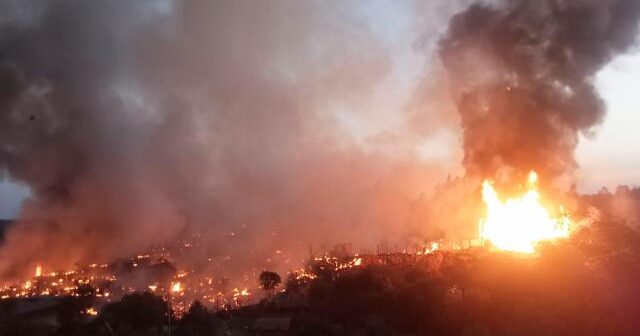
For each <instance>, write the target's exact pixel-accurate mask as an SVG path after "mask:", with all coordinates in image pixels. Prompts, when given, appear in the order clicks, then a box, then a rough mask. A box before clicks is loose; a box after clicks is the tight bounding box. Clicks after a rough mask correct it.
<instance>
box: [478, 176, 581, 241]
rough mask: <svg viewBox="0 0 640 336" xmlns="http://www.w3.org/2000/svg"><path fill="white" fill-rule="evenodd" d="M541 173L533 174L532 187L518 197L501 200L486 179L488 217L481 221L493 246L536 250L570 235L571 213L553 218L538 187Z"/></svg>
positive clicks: (484, 237) (484, 236)
mask: <svg viewBox="0 0 640 336" xmlns="http://www.w3.org/2000/svg"><path fill="white" fill-rule="evenodd" d="M537 180H538V176H537V174H536V173H535V172H531V173H530V174H529V190H528V191H527V192H526V193H525V194H524V195H522V196H521V197H518V198H511V199H507V200H506V201H505V202H503V201H501V200H500V198H499V196H498V193H497V192H496V191H495V189H494V188H493V186H492V185H491V183H489V182H488V181H484V183H483V185H482V199H483V200H484V203H485V205H486V207H487V216H486V218H484V219H482V220H480V238H481V239H482V240H485V241H489V242H491V245H493V247H495V248H497V249H500V250H505V251H512V252H520V253H534V252H535V248H536V245H537V244H538V243H539V242H541V241H545V240H553V239H559V238H566V237H568V236H569V227H570V225H571V221H570V219H569V217H568V216H567V215H563V216H561V217H560V218H553V217H552V216H550V215H549V211H547V209H545V207H544V206H543V205H542V204H541V203H540V194H539V192H538V190H537V187H536V182H537Z"/></svg>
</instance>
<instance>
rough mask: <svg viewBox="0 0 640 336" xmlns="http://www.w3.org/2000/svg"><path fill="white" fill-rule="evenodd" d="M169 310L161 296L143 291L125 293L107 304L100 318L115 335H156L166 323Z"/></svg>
mask: <svg viewBox="0 0 640 336" xmlns="http://www.w3.org/2000/svg"><path fill="white" fill-rule="evenodd" d="M169 313H170V310H169V306H168V304H167V302H166V301H164V300H163V299H162V298H161V297H159V296H156V295H154V294H151V293H149V292H145V293H141V294H139V293H135V294H131V295H126V296H124V297H123V298H122V300H120V301H119V302H115V303H111V304H109V305H107V306H106V307H105V308H104V310H103V312H102V314H101V316H100V319H101V320H102V321H103V322H104V323H103V324H108V325H109V326H110V327H111V328H113V330H114V331H115V333H116V334H117V335H127V334H135V335H157V334H160V332H161V330H162V327H163V326H164V325H165V324H166V323H167V317H168V316H169Z"/></svg>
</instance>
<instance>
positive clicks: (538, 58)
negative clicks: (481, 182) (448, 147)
mask: <svg viewBox="0 0 640 336" xmlns="http://www.w3.org/2000/svg"><path fill="white" fill-rule="evenodd" d="M639 17H640V2H638V1H636V0H604V1H595V0H578V1H564V0H544V1H533V0H517V1H501V2H493V3H486V2H485V3H477V4H474V5H471V6H470V7H469V8H468V9H466V10H465V11H463V12H461V13H459V14H457V15H455V16H454V17H453V18H452V20H451V22H450V26H449V28H448V31H447V33H446V35H445V36H444V37H443V38H442V40H441V41H440V58H441V60H442V62H443V64H444V66H445V68H446V69H447V71H448V77H449V81H450V84H451V87H452V95H453V98H454V100H455V103H456V106H457V110H458V113H459V114H460V118H461V125H462V128H463V139H464V140H463V142H464V144H463V145H464V167H465V169H466V173H467V175H469V176H474V177H480V178H485V177H491V178H495V179H497V180H504V181H508V180H511V181H518V180H520V179H522V178H524V176H525V174H527V173H528V172H529V171H530V170H531V169H535V170H537V171H538V172H539V173H541V175H542V176H543V177H545V178H547V179H551V178H557V177H562V176H566V175H567V174H570V173H571V172H572V171H573V170H574V169H575V168H576V167H577V164H576V162H575V159H574V155H573V152H574V149H575V148H576V145H577V142H578V134H579V133H583V134H587V135H588V134H589V133H590V132H592V130H593V128H594V127H595V126H597V125H598V124H599V123H600V122H601V121H602V119H603V117H604V114H605V107H604V103H603V101H602V99H601V97H600V96H599V94H598V93H597V91H596V89H595V88H594V86H593V77H594V76H595V75H596V73H597V72H598V71H599V70H600V69H601V68H602V67H603V66H604V65H606V64H607V63H608V62H609V61H610V60H611V59H612V58H613V57H615V56H616V55H618V54H620V53H623V52H625V51H627V50H628V49H629V48H630V47H631V46H632V45H633V43H634V41H635V40H636V36H637V33H638V21H639Z"/></svg>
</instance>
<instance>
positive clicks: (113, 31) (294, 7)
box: [0, 0, 440, 277]
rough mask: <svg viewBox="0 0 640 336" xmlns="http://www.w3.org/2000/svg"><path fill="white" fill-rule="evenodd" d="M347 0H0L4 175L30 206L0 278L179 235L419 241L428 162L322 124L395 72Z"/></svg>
mask: <svg viewBox="0 0 640 336" xmlns="http://www.w3.org/2000/svg"><path fill="white" fill-rule="evenodd" d="M356 5H358V4H357V3H356V2H330V3H329V2H322V3H320V2H316V1H246V2H245V1H189V0H186V1H136V2H131V3H127V4H126V5H123V3H122V2H120V1H109V0H105V1H84V0H69V1H48V2H40V1H7V0H5V1H2V3H1V4H0V7H1V8H0V171H3V175H5V176H8V177H9V178H10V179H12V180H14V181H18V182H22V183H25V184H27V185H28V186H29V187H30V189H31V191H32V197H31V198H30V199H29V200H27V202H26V203H25V204H24V206H23V209H22V212H21V214H20V218H19V220H18V223H17V224H15V225H14V226H13V228H12V230H11V231H10V232H9V234H8V236H7V239H6V243H5V245H4V246H3V247H2V249H1V250H0V276H1V277H11V276H15V275H19V274H20V273H23V272H25V270H27V271H31V270H32V267H33V266H34V265H35V263H36V262H37V261H39V262H42V263H43V264H44V265H45V266H46V267H47V268H55V267H58V266H68V265H71V264H72V263H74V262H94V261H96V262H99V261H100V260H104V261H107V259H108V258H112V257H117V256H126V255H129V254H130V253H135V252H138V251H140V250H143V249H145V248H146V247H148V246H149V245H150V244H155V243H161V242H163V241H167V240H171V239H172V238H173V237H175V236H177V235H179V234H180V233H181V232H183V231H185V230H194V231H198V232H202V233H203V234H205V235H207V236H208V237H211V238H212V240H211V245H212V246H215V247H216V248H217V249H220V250H222V251H223V252H220V253H222V254H232V253H234V252H232V251H231V250H233V251H238V252H237V254H238V255H239V256H236V257H237V258H240V259H242V258H244V259H250V258H253V257H255V258H258V259H261V260H264V259H265V256H264V255H261V252H264V251H273V250H275V249H276V248H278V249H284V250H287V251H292V253H293V252H295V251H304V252H305V255H306V251H308V244H310V243H321V242H345V241H353V242H360V243H361V244H370V245H369V246H374V244H375V243H376V242H377V241H378V240H380V239H382V238H384V237H387V238H388V237H392V236H393V235H400V234H403V235H404V234H407V233H408V234H412V233H414V232H418V231H420V230H424V227H425V226H424V221H423V220H422V219H421V216H423V215H422V212H421V209H422V208H424V207H423V205H424V201H423V199H424V197H422V195H423V193H424V191H425V190H427V189H428V188H429V187H430V186H432V185H433V184H434V181H435V178H434V176H439V175H440V173H439V168H438V165H437V163H435V162H433V161H432V160H422V159H420V158H419V157H418V156H417V155H415V153H411V152H410V151H405V150H404V149H397V150H394V151H389V152H393V154H390V153H387V152H383V151H376V150H370V149H367V148H366V146H363V145H362V143H361V142H360V141H359V140H357V139H355V138H354V136H353V134H352V132H351V131H349V130H347V129H346V128H345V127H344V124H343V123H340V122H339V120H338V119H337V118H336V116H335V114H334V111H336V110H337V111H347V112H350V111H353V110H355V111H357V110H360V109H361V110H365V108H363V106H366V102H367V101H368V100H369V98H370V97H371V96H372V95H373V94H374V92H375V90H377V88H378V85H379V83H380V82H381V81H382V80H383V79H384V78H385V76H387V75H388V73H389V68H390V63H389V62H390V61H389V57H388V55H387V50H385V48H384V47H383V46H382V45H381V44H380V43H379V41H377V40H376V38H374V36H373V34H372V32H371V31H370V27H369V26H368V25H366V24H364V23H363V22H362V19H361V18H360V17H358V16H357V15H354V14H353V12H354V11H353V10H352V9H353V7H354V6H356ZM353 113H354V114H355V113H359V114H362V115H361V116H356V117H357V118H362V119H366V118H367V116H366V112H353ZM398 133H400V134H402V133H403V130H399V132H398ZM394 149H395V148H394ZM283 245H284V246H283ZM226 246H231V247H230V248H229V249H228V250H226V251H225V250H224V248H225V247H226ZM252 256H253V257H252ZM234 258H235V257H234ZM300 260H302V258H300ZM244 261H246V262H247V263H249V262H251V260H240V261H239V262H238V264H240V263H242V262H244Z"/></svg>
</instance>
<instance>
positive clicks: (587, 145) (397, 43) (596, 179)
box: [0, 0, 640, 218]
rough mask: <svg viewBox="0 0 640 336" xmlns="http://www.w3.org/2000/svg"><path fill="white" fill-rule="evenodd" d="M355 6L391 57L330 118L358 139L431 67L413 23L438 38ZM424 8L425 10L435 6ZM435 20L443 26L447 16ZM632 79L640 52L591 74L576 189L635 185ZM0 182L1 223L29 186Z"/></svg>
mask: <svg viewBox="0 0 640 336" xmlns="http://www.w3.org/2000/svg"><path fill="white" fill-rule="evenodd" d="M359 4H360V5H358V6H356V8H354V10H355V11H357V12H359V13H360V14H361V16H362V17H363V18H364V20H366V21H367V22H369V24H370V28H371V30H372V31H373V32H374V33H375V34H376V35H377V37H378V38H379V39H380V40H381V41H383V45H385V46H386V47H387V48H388V50H390V54H391V55H392V56H391V57H392V60H391V61H392V71H390V72H389V74H388V78H387V79H386V80H385V81H384V82H383V84H382V85H381V86H380V87H379V88H378V91H377V92H376V93H374V94H372V95H371V97H370V100H371V103H370V110H369V111H367V112H368V114H367V117H365V118H363V117H362V116H361V115H360V116H359V115H358V114H354V113H353V112H354V111H349V110H341V107H334V111H333V113H334V114H335V115H336V116H337V117H338V119H339V120H340V123H341V127H344V128H347V129H349V130H350V131H351V132H352V133H353V134H354V136H355V137H357V138H362V139H363V142H365V141H366V139H368V138H369V137H370V136H372V135H374V134H379V133H381V132H384V131H385V130H391V131H392V130H394V129H396V128H397V129H399V128H400V126H399V123H400V122H402V121H401V120H399V119H398V115H399V114H398V113H395V112H396V111H397V110H398V109H401V108H402V107H403V106H404V105H405V104H406V102H407V101H408V100H409V99H410V98H411V95H412V93H413V92H414V90H415V86H416V85H417V84H418V82H419V81H420V79H419V76H420V75H421V74H423V73H424V68H425V67H429V66H430V64H429V61H428V58H425V57H424V51H423V50H419V49H420V48H417V47H416V44H417V43H416V42H417V41H419V40H420V39H421V38H424V36H421V34H420V33H419V32H420V31H421V30H420V29H416V26H418V27H427V28H424V29H423V30H424V31H429V32H431V36H430V37H429V36H427V42H426V44H427V46H426V47H424V46H423V48H427V49H428V48H430V47H433V43H434V42H435V41H436V40H437V36H436V35H435V33H436V32H437V29H428V28H429V25H430V23H429V22H428V20H424V21H421V19H420V18H416V17H415V16H414V14H412V12H411V11H412V9H413V8H414V7H412V6H411V5H410V4H411V3H410V2H408V1H386V0H376V1H373V2H367V3H366V4H365V3H359ZM425 6H426V9H427V10H434V11H435V10H441V9H442V8H431V7H429V6H430V5H425ZM433 7H435V5H434V6H433ZM441 7H442V5H441ZM445 12H446V10H445ZM430 19H431V20H434V22H436V23H431V25H434V26H435V25H439V24H441V23H442V22H437V21H438V20H437V18H434V17H431V18H430ZM440 20H445V21H446V18H440ZM637 78H640V54H638V55H625V56H621V57H618V58H617V59H615V60H614V61H613V62H612V63H611V64H610V65H609V66H607V67H606V68H605V69H604V70H603V71H601V72H600V73H599V74H598V76H597V78H596V83H597V87H598V89H599V91H600V94H601V95H602V97H603V98H604V100H605V102H606V105H607V109H608V114H607V117H606V119H605V121H604V123H603V124H602V125H601V126H600V127H599V128H598V129H597V130H595V132H594V134H591V135H589V136H587V137H585V136H581V138H580V144H579V146H578V149H577V152H576V157H577V161H578V164H579V166H580V168H579V170H578V171H577V174H576V175H577V181H578V189H579V191H580V192H584V193H591V192H597V191H598V190H599V189H600V188H602V187H603V186H605V187H607V188H608V189H610V190H614V189H615V187H616V186H617V185H620V184H626V185H638V184H640V146H638V144H640V132H638V131H637V130H636V128H637V125H638V124H639V122H640V114H638V113H637V112H636V108H637V106H640V95H638V94H637V93H636V92H637V89H636V87H637V83H636V79H637ZM354 115H355V116H354ZM459 142H460V140H459V137H458V135H456V134H454V133H452V132H451V131H450V130H448V129H444V128H443V129H442V130H437V131H435V132H433V133H432V135H431V136H430V137H429V138H426V139H425V140H424V142H423V143H422V144H421V145H418V146H419V148H415V150H416V152H417V153H419V154H420V155H422V156H423V158H424V157H427V158H435V159H439V160H449V161H451V169H452V171H453V170H455V169H456V167H457V165H458V164H459V162H458V161H459V159H460V156H459V147H460V144H459ZM411 145H412V146H413V145H415V143H413V142H412V143H411ZM368 146H371V144H370V143H369V144H368ZM374 146H379V147H380V150H381V151H384V150H385V144H384V141H382V142H380V141H376V142H375V143H374ZM389 148H391V149H395V148H396V147H394V146H389ZM454 173H455V172H454ZM0 176H1V175H0ZM0 179H1V180H2V181H1V182H0V218H14V217H15V216H16V214H17V213H18V211H19V209H20V205H21V203H22V201H23V200H24V199H25V198H26V197H28V195H29V190H28V187H26V186H24V185H21V184H19V183H16V182H12V181H10V179H9V178H8V177H7V176H4V177H2V178H0Z"/></svg>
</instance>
